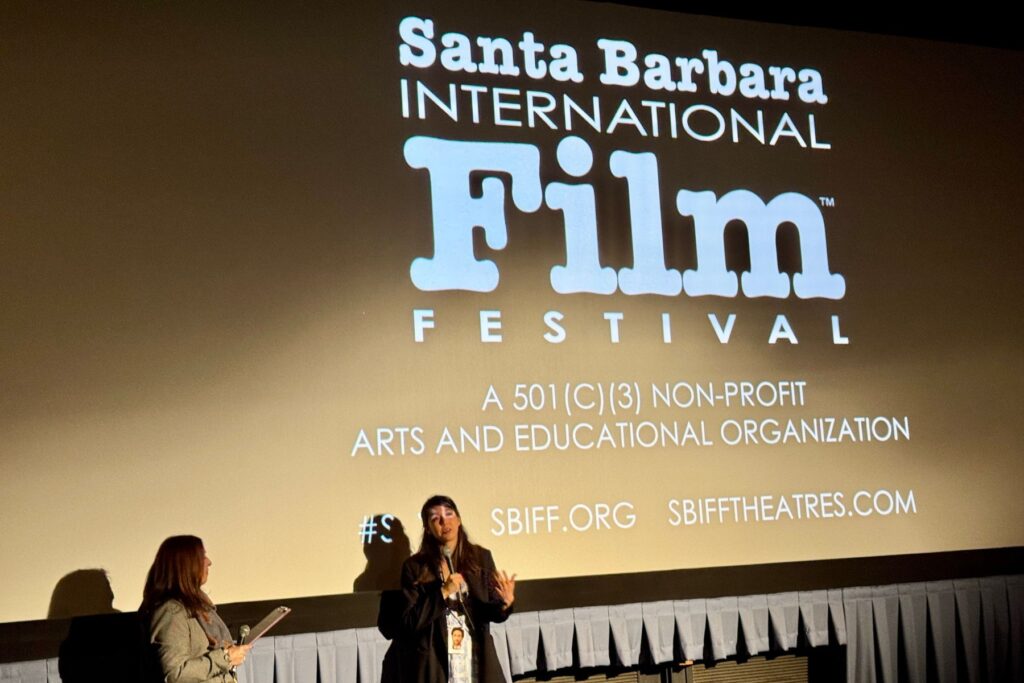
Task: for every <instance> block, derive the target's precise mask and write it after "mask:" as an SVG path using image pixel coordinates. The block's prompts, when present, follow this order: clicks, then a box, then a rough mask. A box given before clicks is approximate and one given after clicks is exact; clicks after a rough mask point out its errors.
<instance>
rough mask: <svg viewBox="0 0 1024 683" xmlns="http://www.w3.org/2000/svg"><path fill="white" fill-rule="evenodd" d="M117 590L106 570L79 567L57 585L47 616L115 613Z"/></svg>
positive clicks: (62, 617)
mask: <svg viewBox="0 0 1024 683" xmlns="http://www.w3.org/2000/svg"><path fill="white" fill-rule="evenodd" d="M117 611H118V610H116V609H114V590H113V589H112V588H111V587H110V578H109V577H108V576H107V572H106V571H105V570H103V569H76V570H75V571H73V572H71V573H70V574H65V575H64V576H63V577H61V579H60V581H58V582H57V585H56V586H54V587H53V594H52V595H51V596H50V609H49V610H48V611H47V613H46V618H47V619H70V618H71V617H83V616H86V615H89V614H114V613H115V612H117Z"/></svg>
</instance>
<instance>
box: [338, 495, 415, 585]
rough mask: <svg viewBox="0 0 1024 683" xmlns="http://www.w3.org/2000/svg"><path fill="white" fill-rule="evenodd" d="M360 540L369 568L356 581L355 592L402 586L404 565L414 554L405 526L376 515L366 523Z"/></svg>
mask: <svg viewBox="0 0 1024 683" xmlns="http://www.w3.org/2000/svg"><path fill="white" fill-rule="evenodd" d="M360 537H361V538H362V539H363V555H364V556H365V557H366V567H365V568H364V569H363V572H362V574H360V575H359V576H357V577H356V579H355V581H353V582H352V590H353V591H356V592H360V591H386V590H393V589H396V588H398V587H399V586H400V584H401V581H400V578H401V572H402V563H403V562H405V561H406V559H408V557H409V555H411V554H412V549H411V547H410V544H409V537H408V536H407V535H406V534H405V525H403V524H402V520H400V519H398V518H397V517H395V516H394V515H388V514H383V515H374V516H373V517H370V518H367V519H366V520H364V522H363V526H362V532H361V533H360Z"/></svg>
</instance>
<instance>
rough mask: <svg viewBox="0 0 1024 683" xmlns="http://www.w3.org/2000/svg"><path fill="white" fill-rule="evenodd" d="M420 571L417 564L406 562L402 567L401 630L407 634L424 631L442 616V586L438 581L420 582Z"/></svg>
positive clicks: (420, 568)
mask: <svg viewBox="0 0 1024 683" xmlns="http://www.w3.org/2000/svg"><path fill="white" fill-rule="evenodd" d="M421 570H422V567H421V566H420V564H419V563H418V562H413V561H410V560H407V561H406V563H405V564H404V565H402V594H403V596H404V597H405V604H404V606H403V609H402V629H403V630H404V631H406V632H408V633H418V632H420V631H425V630H427V629H429V628H430V625H431V624H433V623H434V622H435V621H437V620H438V619H439V618H441V617H443V616H444V595H443V594H442V592H441V591H442V586H443V584H442V582H441V580H440V579H436V580H433V581H426V582H421V581H420V578H421V577H420V572H421Z"/></svg>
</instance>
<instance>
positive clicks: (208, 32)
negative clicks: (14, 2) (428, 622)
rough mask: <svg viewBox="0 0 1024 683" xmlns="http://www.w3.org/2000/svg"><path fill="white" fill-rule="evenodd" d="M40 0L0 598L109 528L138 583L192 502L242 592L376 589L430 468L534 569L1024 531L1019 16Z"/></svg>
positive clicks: (15, 177) (27, 134) (25, 155)
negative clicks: (994, 28) (948, 24)
mask: <svg viewBox="0 0 1024 683" xmlns="http://www.w3.org/2000/svg"><path fill="white" fill-rule="evenodd" d="M25 12H26V13H25V14H24V15H22V16H19V17H18V20H17V21H10V22H5V23H4V27H3V29H2V31H3V32H4V34H5V35H6V37H5V38H4V41H3V44H4V45H5V49H4V52H5V56H4V59H3V66H2V69H3V72H4V79H3V80H4V82H5V84H6V88H5V90H6V97H5V98H4V104H3V112H2V116H0V128H2V131H3V134H2V135H0V139H2V141H3V142H2V148H0V149H2V154H0V160H2V161H0V164H2V169H3V170H2V181H0V235H2V242H0V311H2V314H3V324H2V327H0V330H2V331H0V350H2V352H0V383H2V385H3V387H4V391H3V397H2V401H3V409H2V412H0V419H2V421H3V434H4V436H3V439H2V441H0V458H2V460H0V462H2V466H3V476H2V478H0V544H2V549H3V552H2V553H0V575H2V576H3V577H4V582H5V589H4V591H3V595H2V597H0V621H21V620H30V619H40V618H45V616H46V611H47V605H48V604H49V601H50V598H51V593H52V592H53V590H54V587H55V586H56V584H57V583H58V581H59V580H60V579H61V577H62V576H65V575H67V574H69V573H71V572H74V571H75V570H79V569H88V568H102V569H105V570H106V571H107V574H108V576H109V579H110V584H111V588H112V591H113V594H114V601H113V606H114V607H116V608H117V609H120V610H133V609H135V608H136V607H137V605H138V602H139V600H140V598H141V590H142V584H143V580H144V576H145V571H146V569H147V567H148V566H149V563H150V562H151V560H152V557H153V554H154V552H155V550H156V548H157V546H158V544H159V543H160V541H161V540H162V539H163V538H165V537H166V536H168V535H172V534H179V533H194V534H197V535H199V536H201V537H202V538H203V539H204V541H205V543H206V547H207V550H208V552H209V554H210V557H211V558H212V560H213V562H214V566H213V569H212V571H211V579H210V583H209V585H208V588H209V592H210V594H211V596H212V597H213V599H214V600H215V601H217V602H222V603H223V602H237V601H251V600H260V599H271V598H287V597H296V596H314V595H327V594H337V593H347V592H351V591H353V589H354V582H356V580H357V577H359V576H360V574H361V573H362V572H363V570H364V567H365V565H366V562H367V560H366V557H367V554H366V553H367V552H369V551H368V550H367V548H366V545H367V544H369V545H370V546H373V545H374V544H389V543H393V544H397V545H395V546H394V547H396V548H400V549H403V551H404V548H405V544H406V543H409V544H411V547H412V548H413V549H415V547H416V546H417V544H418V542H419V538H420V523H419V520H418V512H419V507H420V504H421V503H422V502H423V500H425V499H426V498H427V497H428V496H429V495H431V494H434V493H446V494H448V495H450V496H452V497H453V498H454V499H455V500H456V501H457V502H458V503H459V506H460V509H461V512H462V516H463V520H464V524H465V526H466V529H467V530H468V532H469V533H470V536H471V537H472V538H473V539H475V540H476V542H478V543H480V544H483V545H485V546H487V547H489V548H491V549H492V550H493V552H494V554H495V557H496V560H497V563H498V565H499V566H500V567H502V568H505V569H507V570H508V571H510V572H512V571H514V572H516V573H517V574H518V575H519V576H520V577H521V578H529V579H538V578H550V577H568V576H588V575H600V574H609V573H620V572H626V573H628V572H647V571H656V570H664V569H673V568H691V567H729V566H738V565H755V564H761V563H769V562H781V561H796V560H815V559H831V558H850V557H865V556H869V557H870V556H886V555H906V554H915V553H924V552H937V551H945V550H969V549H982V548H996V547H1007V546H1019V545H1022V544H1024V522H1022V520H1024V502H1022V497H1021V496H1020V492H1019V489H1020V484H1019V482H1020V481H1021V480H1022V479H1024V465H1022V464H1021V459H1020V457H1019V454H1020V437H1019V434H1018V431H1017V429H1018V427H1019V425H1020V423H1021V419H1022V417H1024V415H1022V411H1021V407H1020V400H1019V399H1020V396H1021V393H1022V390H1024V380H1022V377H1024V363H1022V354H1021V348H1022V341H1024V339H1022V337H1024V335H1022V329H1021V322H1020V315H1019V313H1013V311H1014V310H1018V311H1019V300H1020V297H1021V296H1022V294H1024V287H1022V277H1021V267H1020V262H1021V256H1022V253H1024V252H1022V249H1021V247H1022V238H1021V230H1020V216H1021V215H1024V200H1022V193H1021V191H1020V190H1021V172H1020V161H1019V154H1020V151H1019V150H1020V148H1021V144H1022V143H1024V135H1022V133H1024V130H1022V117H1021V115H1020V114H1021V111H1022V108H1021V103H1022V97H1021V94H1022V93H1021V79H1020V78H1019V75H1020V73H1021V66H1022V61H1021V57H1020V55H1019V54H1017V53H1011V52H1004V51H999V50H993V49H984V48H977V47H968V46H961V45H953V44H945V43H938V42H928V41H922V40H910V39H897V38H889V37H882V36H872V35H864V34H856V33H845V32H839V31H830V30H824V29H807V28H798V27H789V26H782V25H768V24H756V23H750V22H741V21H733V20H723V19H714V18H709V17H696V16H687V15H684V14H677V13H665V12H658V11H653V10H637V9H630V8H625V7H616V6H608V5H605V4H601V3H583V2H571V1H568V0H559V2H534V1H533V0H528V1H524V2H519V3H508V4H507V5H499V6H491V5H488V6H487V7H486V8H482V7H481V6H479V5H474V4H470V3H465V4H450V3H434V2H431V3H427V2H395V3H379V4H378V5H374V6H360V7H351V6H342V5H340V4H339V5H325V6H285V7H277V8H272V9H271V8H259V9H257V8H253V7H248V6H239V7H235V6H227V7H224V6H210V5H209V4H206V3H129V4H128V5H127V6H120V7H117V8H113V7H111V8H107V9H105V10H98V9H95V8H85V7H74V8H71V9H69V10H68V11H67V12H66V13H65V14H64V15H62V16H57V17H54V16H51V15H49V14H48V13H46V12H45V10H43V9H41V8H40V9H34V10H26V11H25ZM33 12H34V14H32V13H33ZM1015 434H1018V436H1014V435H1015ZM357 587H358V586H357Z"/></svg>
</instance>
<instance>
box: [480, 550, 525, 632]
mask: <svg viewBox="0 0 1024 683" xmlns="http://www.w3.org/2000/svg"><path fill="white" fill-rule="evenodd" d="M481 551H482V556H481V558H480V560H481V561H480V572H481V575H482V578H483V580H484V582H485V584H484V585H486V586H487V600H486V602H485V603H484V604H483V605H481V608H482V612H483V615H484V618H485V619H486V620H487V621H492V622H494V623H497V624H500V623H501V622H503V621H505V620H506V619H508V615H510V614H512V610H513V607H514V603H515V584H516V577H515V575H512V576H511V577H509V576H508V575H507V574H505V573H504V572H501V573H499V572H498V571H497V569H495V567H494V557H493V556H492V555H491V551H490V550H487V549H486V548H481Z"/></svg>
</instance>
